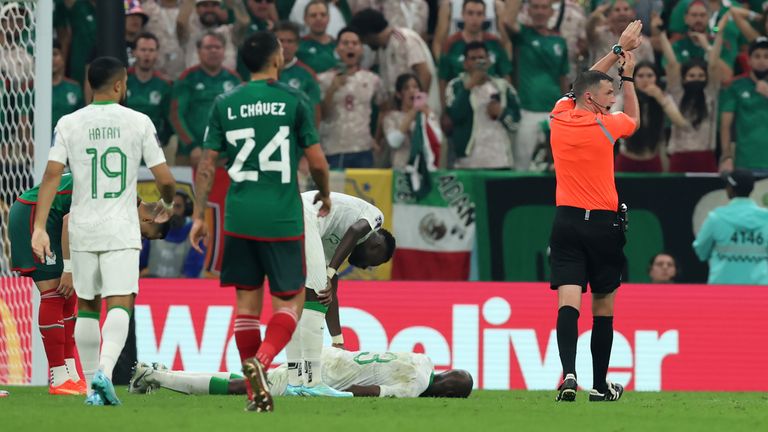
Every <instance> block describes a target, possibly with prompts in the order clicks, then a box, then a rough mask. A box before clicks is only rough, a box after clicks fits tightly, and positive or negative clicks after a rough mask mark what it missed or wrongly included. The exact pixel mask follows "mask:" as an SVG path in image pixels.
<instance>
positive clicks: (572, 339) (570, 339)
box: [557, 306, 579, 376]
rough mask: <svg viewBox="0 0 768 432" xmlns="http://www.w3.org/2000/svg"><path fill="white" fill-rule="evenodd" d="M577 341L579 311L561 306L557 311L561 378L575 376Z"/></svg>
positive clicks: (571, 307)
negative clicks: (561, 368)
mask: <svg viewBox="0 0 768 432" xmlns="http://www.w3.org/2000/svg"><path fill="white" fill-rule="evenodd" d="M578 339H579V311H578V309H576V308H574V307H573V306H563V307H561V308H560V309H559V310H558V311H557V348H558V349H559V350H560V363H561V364H562V365H563V376H566V375H568V374H574V375H576V342H577V341H578Z"/></svg>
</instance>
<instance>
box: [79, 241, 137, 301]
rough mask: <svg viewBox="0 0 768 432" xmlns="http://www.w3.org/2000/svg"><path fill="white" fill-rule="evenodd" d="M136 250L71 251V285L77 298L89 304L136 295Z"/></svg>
mask: <svg viewBox="0 0 768 432" xmlns="http://www.w3.org/2000/svg"><path fill="white" fill-rule="evenodd" d="M139 252H140V251H139V250H138V249H121V250H116V251H105V252H78V251H72V252H71V257H72V281H73V282H74V284H75V292H76V293H77V296H78V297H80V298H82V299H85V300H93V299H94V298H95V297H97V296H101V297H113V296H124V295H129V294H138V293H139Z"/></svg>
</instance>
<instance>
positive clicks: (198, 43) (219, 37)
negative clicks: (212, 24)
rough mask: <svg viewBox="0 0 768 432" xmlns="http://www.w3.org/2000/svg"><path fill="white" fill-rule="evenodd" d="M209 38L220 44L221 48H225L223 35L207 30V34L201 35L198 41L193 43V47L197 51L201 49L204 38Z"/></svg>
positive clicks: (225, 41) (225, 42) (225, 43)
mask: <svg viewBox="0 0 768 432" xmlns="http://www.w3.org/2000/svg"><path fill="white" fill-rule="evenodd" d="M209 36H210V37H212V38H214V39H216V40H218V41H219V42H221V46H223V47H226V46H227V38H226V37H224V35H223V34H221V33H216V32H215V31H211V30H208V31H207V32H205V33H203V35H202V36H200V39H198V40H197V42H196V43H195V46H196V47H197V49H200V48H202V47H203V41H204V40H205V38H207V37H209Z"/></svg>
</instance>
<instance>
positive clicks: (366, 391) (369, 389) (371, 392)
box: [344, 385, 381, 397]
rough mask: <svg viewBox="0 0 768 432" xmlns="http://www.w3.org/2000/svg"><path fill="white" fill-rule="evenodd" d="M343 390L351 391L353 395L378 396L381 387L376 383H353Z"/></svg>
mask: <svg viewBox="0 0 768 432" xmlns="http://www.w3.org/2000/svg"><path fill="white" fill-rule="evenodd" d="M344 391H348V392H351V393H352V394H353V395H355V397H379V395H380V394H381V387H379V386H377V385H353V386H350V387H349V388H348V389H346V390H344Z"/></svg>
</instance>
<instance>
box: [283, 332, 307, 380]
mask: <svg viewBox="0 0 768 432" xmlns="http://www.w3.org/2000/svg"><path fill="white" fill-rule="evenodd" d="M303 321H304V317H302V318H301V319H300V320H299V324H298V327H299V328H298V329H296V331H294V332H293V336H291V340H290V342H288V345H286V346H285V362H286V364H287V365H288V385H290V386H296V387H298V386H300V385H302V384H304V378H303V377H302V363H303V361H302V360H303V359H302V357H301V332H300V331H299V329H300V328H301V323H302V322H303Z"/></svg>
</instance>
